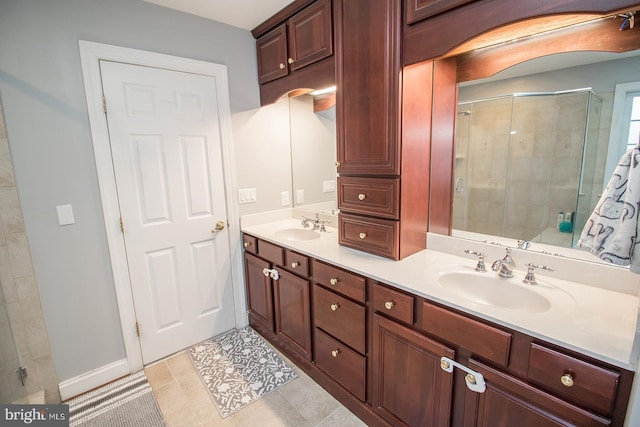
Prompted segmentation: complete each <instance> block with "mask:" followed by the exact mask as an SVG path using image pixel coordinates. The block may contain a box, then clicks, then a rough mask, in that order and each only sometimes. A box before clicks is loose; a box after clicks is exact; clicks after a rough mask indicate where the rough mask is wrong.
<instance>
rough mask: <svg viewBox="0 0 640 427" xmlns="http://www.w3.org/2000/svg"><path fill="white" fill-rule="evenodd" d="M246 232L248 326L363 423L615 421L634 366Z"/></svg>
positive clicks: (625, 399)
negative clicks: (475, 386)
mask: <svg viewBox="0 0 640 427" xmlns="http://www.w3.org/2000/svg"><path fill="white" fill-rule="evenodd" d="M243 241H244V243H245V244H246V245H245V275H246V277H245V279H246V286H247V295H248V303H249V319H250V324H251V325H252V326H254V328H256V330H258V332H260V333H261V334H263V336H265V337H266V338H267V339H269V340H270V341H271V342H272V343H273V344H275V345H276V346H277V347H278V348H279V349H281V350H282V351H283V352H285V354H287V355H288V356H289V357H290V358H291V359H292V360H295V361H296V363H298V364H299V366H301V367H302V368H303V369H304V370H305V371H306V372H307V373H308V374H309V375H310V376H311V377H312V378H313V379H314V380H316V381H318V382H319V383H320V384H321V385H322V386H323V387H325V388H326V389H327V390H329V391H330V392H331V393H332V394H333V395H334V396H335V397H336V398H337V399H339V400H340V401H341V402H342V403H343V404H345V405H346V406H347V407H348V408H349V409H350V410H351V411H353V412H355V413H356V414H358V416H360V417H361V418H362V419H363V420H365V421H366V422H367V424H369V425H372V426H377V425H381V426H382V425H385V426H386V425H389V424H390V425H394V426H395V425H398V426H399V425H403V426H449V425H451V426H456V427H457V426H465V427H467V426H469V427H470V426H491V427H494V426H495V427H502V426H504V427H510V426H513V425H518V426H520V425H522V426H531V427H538V426H547V425H548V426H560V425H562V426H569V425H575V426H605V425H608V426H622V425H623V423H624V419H625V414H626V408H627V405H628V402H629V396H630V393H631V385H632V382H633V376H634V373H633V372H631V371H628V370H624V369H621V368H619V367H615V366H612V365H609V364H606V363H604V362H601V361H598V360H595V359H593V358H590V357H588V356H586V355H584V354H581V353H578V352H575V351H572V350H569V349H566V348H563V347H559V346H558V345H554V344H550V343H548V342H545V341H542V340H539V339H537V338H534V337H532V336H529V335H526V334H524V333H522V332H519V331H516V330H513V329H510V328H507V327H504V326H501V325H497V324H495V323H493V322H490V321H488V320H486V319H482V318H479V317H477V316H473V315H470V314H468V313H466V312H464V311H460V310H455V309H452V308H450V307H447V306H444V305H442V304H438V303H435V302H433V301H430V300H427V299H426V298H423V297H420V296H418V295H415V294H412V293H410V292H407V291H406V290H401V289H398V288H395V287H393V286H389V285H387V284H384V283H381V282H378V281H376V280H373V279H367V278H365V277H363V276H362V275H360V274H356V273H354V272H351V271H348V270H346V269H344V268H340V267H337V266H334V265H332V264H329V263H327V262H323V261H319V260H316V259H314V258H312V257H309V256H307V255H304V254H301V253H298V252H296V251H293V250H291V249H287V248H283V247H281V246H279V245H275V244H273V243H270V242H267V241H264V240H262V239H259V238H255V237H252V236H249V235H244V236H243ZM251 252H255V255H254V254H253V253H251ZM264 269H268V270H274V271H276V272H277V273H278V278H277V279H272V278H271V277H267V276H269V274H267V275H266V276H265V274H264ZM442 357H447V358H448V359H450V360H451V361H454V362H455V363H457V364H458V365H460V366H464V367H465V368H467V369H470V370H471V371H472V373H475V374H478V373H479V374H482V376H483V377H484V380H485V383H486V390H485V391H484V392H481V393H478V392H475V391H471V390H470V389H468V388H467V385H466V380H465V375H466V372H464V370H463V369H462V368H460V367H455V369H454V371H453V372H448V371H446V370H445V368H444V367H443V366H442V365H441V363H442V361H441V358H442ZM445 362H447V361H445ZM451 364H454V363H453V362H452V363H451Z"/></svg>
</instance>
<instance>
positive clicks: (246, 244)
mask: <svg viewBox="0 0 640 427" xmlns="http://www.w3.org/2000/svg"><path fill="white" fill-rule="evenodd" d="M243 246H244V247H245V248H248V247H249V246H251V243H250V242H244V245H243Z"/></svg>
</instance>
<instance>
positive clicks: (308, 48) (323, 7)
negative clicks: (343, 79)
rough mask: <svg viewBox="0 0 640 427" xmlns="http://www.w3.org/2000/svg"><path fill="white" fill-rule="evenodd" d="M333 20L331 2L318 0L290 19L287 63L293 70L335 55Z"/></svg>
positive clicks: (329, 0)
mask: <svg viewBox="0 0 640 427" xmlns="http://www.w3.org/2000/svg"><path fill="white" fill-rule="evenodd" d="M331 18H332V15H331V0H318V1H317V2H315V3H314V4H312V5H311V6H308V7H307V8H305V9H304V10H303V11H301V12H298V13H297V14H296V15H294V16H293V17H291V18H290V19H289V21H288V23H287V25H288V29H289V58H287V62H288V63H289V67H290V69H291V70H297V69H300V68H302V67H304V66H306V65H309V64H311V63H313V62H316V61H318V60H320V59H322V58H326V57H327V56H330V55H332V54H333V30H332V22H333V21H332V19H331Z"/></svg>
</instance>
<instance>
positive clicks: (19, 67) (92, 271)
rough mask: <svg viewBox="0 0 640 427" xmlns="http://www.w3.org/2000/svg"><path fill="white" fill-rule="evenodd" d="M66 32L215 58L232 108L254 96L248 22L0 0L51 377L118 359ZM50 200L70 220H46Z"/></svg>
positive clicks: (11, 120)
mask: <svg viewBox="0 0 640 427" xmlns="http://www.w3.org/2000/svg"><path fill="white" fill-rule="evenodd" d="M78 40H88V41H94V42H99V43H106V44H113V45H118V46H124V47H131V48H136V49H143V50H148V51H154V52H161V53H165V54H170V55H176V56H182V57H188V58H193V59H198V60H205V61H210V62H215V63H220V64H225V65H227V67H228V73H229V89H230V95H231V110H232V112H240V111H245V110H251V109H255V108H257V107H258V105H259V96H258V83H257V78H256V75H257V72H256V60H255V45H254V40H253V38H252V37H251V34H250V33H249V32H248V31H245V30H241V29H238V28H234V27H230V26H227V25H223V24H219V23H215V22H213V21H209V20H205V19H201V18H197V17H195V16H191V15H188V14H184V13H180V12H174V11H171V10H169V9H165V8H162V7H159V6H155V5H152V4H148V3H145V2H141V1H137V0H108V1H106V0H55V1H51V0H0V94H1V95H2V100H3V107H4V112H5V119H6V129H7V134H8V136H9V140H10V150H11V155H12V158H13V163H14V168H15V173H16V181H17V187H18V192H19V196H20V201H21V204H22V208H23V212H24V221H25V228H26V232H27V238H28V241H29V248H30V250H31V254H32V257H33V264H34V268H35V273H36V280H37V283H38V288H39V292H40V297H41V301H42V306H43V310H44V314H45V320H46V325H47V329H48V333H49V338H50V342H51V346H52V352H53V357H54V361H55V366H56V369H57V372H58V377H59V378H60V380H62V381H63V380H66V379H70V378H73V377H75V376H78V375H80V374H83V373H86V372H89V371H91V370H93V369H96V368H99V367H102V366H104V365H106V364H108V363H112V362H114V361H117V360H120V359H122V358H124V357H125V350H124V344H123V339H122V334H121V329H120V318H119V314H118V308H117V303H116V297H115V290H114V283H113V277H112V273H111V267H110V259H109V254H108V248H107V242H106V236H105V230H104V224H103V217H102V207H101V203H100V196H99V188H98V183H97V177H96V169H95V165H94V158H93V150H92V143H91V137H90V130H89V121H88V115H87V108H86V104H85V94H84V86H83V82H82V74H81V66H80V57H79V50H78ZM62 204H71V205H73V208H74V213H75V218H76V223H75V224H74V225H71V226H65V227H60V226H58V224H57V217H56V209H55V206H56V205H62Z"/></svg>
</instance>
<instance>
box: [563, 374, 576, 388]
mask: <svg viewBox="0 0 640 427" xmlns="http://www.w3.org/2000/svg"><path fill="white" fill-rule="evenodd" d="M560 382H561V383H562V385H563V386H565V387H573V375H571V374H564V375H563V376H561V377H560Z"/></svg>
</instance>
